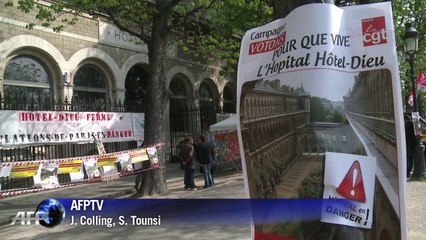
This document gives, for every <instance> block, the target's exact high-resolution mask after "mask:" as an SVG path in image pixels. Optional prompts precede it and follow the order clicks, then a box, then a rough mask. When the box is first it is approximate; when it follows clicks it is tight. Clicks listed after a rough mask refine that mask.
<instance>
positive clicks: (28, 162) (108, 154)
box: [0, 143, 164, 167]
mask: <svg viewBox="0 0 426 240" xmlns="http://www.w3.org/2000/svg"><path fill="white" fill-rule="evenodd" d="M163 145H164V143H156V144H152V145H148V146H144V147H143V148H137V149H132V150H124V151H119V152H113V153H106V154H101V155H90V156H83V157H73V158H62V159H49V160H36V161H20V162H2V163H0V167H13V166H22V165H30V164H44V163H61V162H71V161H75V160H83V161H87V160H88V159H93V158H99V157H107V156H111V155H120V154H125V153H128V154H130V153H131V152H134V151H138V150H140V149H145V148H149V147H160V146H163Z"/></svg>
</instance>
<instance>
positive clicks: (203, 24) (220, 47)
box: [6, 0, 271, 196]
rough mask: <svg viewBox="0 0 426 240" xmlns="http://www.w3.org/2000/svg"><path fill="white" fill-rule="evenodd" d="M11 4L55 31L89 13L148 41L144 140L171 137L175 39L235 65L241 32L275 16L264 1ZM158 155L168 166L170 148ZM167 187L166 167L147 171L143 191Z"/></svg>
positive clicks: (201, 56) (200, 55)
mask: <svg viewBox="0 0 426 240" xmlns="http://www.w3.org/2000/svg"><path fill="white" fill-rule="evenodd" d="M14 4H15V5H14ZM6 6H9V7H18V8H19V9H21V10H22V11H24V12H27V13H28V12H30V11H37V12H38V14H37V16H36V19H35V21H36V22H37V21H38V24H41V25H43V26H45V27H51V28H52V29H53V30H54V31H56V32H59V31H62V30H63V29H64V27H65V26H66V25H67V24H75V23H76V21H78V19H79V16H80V15H81V14H83V13H86V14H87V13H88V14H91V15H92V16H94V17H95V18H96V17H98V18H101V19H104V20H108V21H110V22H111V23H113V24H115V25H116V26H117V27H118V28H119V29H120V30H122V31H125V32H128V33H130V34H132V35H134V36H136V37H138V38H139V39H140V40H141V44H146V46H147V47H148V58H149V69H148V70H149V71H148V72H149V76H148V81H147V82H146V86H145V87H146V95H145V100H146V101H145V106H144V108H145V125H146V128H145V133H144V134H145V136H144V137H145V144H154V143H164V142H165V141H166V137H165V125H164V123H165V122H166V117H165V116H166V109H167V106H168V103H169V97H170V92H169V90H168V89H167V85H166V80H167V79H166V70H167V69H166V66H167V57H168V55H167V53H168V49H169V47H170V46H171V45H172V44H175V45H174V46H180V47H181V49H182V50H184V52H186V53H187V54H188V56H191V57H193V59H192V60H194V61H203V60H209V61H210V62H212V61H217V60H221V61H220V62H219V63H220V65H219V66H222V67H223V68H225V69H233V68H235V66H236V63H237V59H238V58H237V57H238V54H237V53H238V52H239V51H235V50H236V49H238V48H239V42H240V41H241V36H242V34H243V33H244V32H245V31H246V30H248V29H249V28H252V27H255V26H259V25H261V24H264V23H266V22H267V19H268V16H270V15H271V14H270V9H269V8H268V7H267V5H266V3H264V1H261V0H254V1H244V0H235V1H221V0H141V1H132V0H120V1H117V0H66V1H65V0H63V1H62V0H58V1H52V4H51V5H40V4H37V3H36V1H33V0H20V1H17V2H16V1H13V0H8V1H7V2H6ZM33 26H35V23H32V22H30V23H29V24H28V26H27V27H28V28H32V27H33ZM191 53H193V55H191ZM194 53H197V54H194ZM206 56H207V57H206ZM159 157H160V163H161V164H162V165H163V166H165V152H164V150H161V148H160V152H159ZM166 192H167V186H166V178H165V170H164V169H156V170H153V171H148V172H146V174H144V175H143V179H142V187H141V188H140V189H139V191H138V195H139V196H145V195H157V194H164V193H166Z"/></svg>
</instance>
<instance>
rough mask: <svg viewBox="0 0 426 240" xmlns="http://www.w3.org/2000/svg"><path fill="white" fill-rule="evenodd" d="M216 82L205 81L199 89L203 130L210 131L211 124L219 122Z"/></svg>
mask: <svg viewBox="0 0 426 240" xmlns="http://www.w3.org/2000/svg"><path fill="white" fill-rule="evenodd" d="M213 86H214V84H212V83H210V81H203V82H202V83H201V85H200V88H199V89H198V97H199V101H200V124H201V132H203V133H205V132H208V131H209V129H210V125H212V124H214V123H216V122H217V117H216V113H217V112H218V111H217V110H218V109H219V108H218V101H217V99H218V93H217V90H216V91H214V88H213Z"/></svg>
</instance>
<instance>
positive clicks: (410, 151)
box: [404, 114, 416, 178]
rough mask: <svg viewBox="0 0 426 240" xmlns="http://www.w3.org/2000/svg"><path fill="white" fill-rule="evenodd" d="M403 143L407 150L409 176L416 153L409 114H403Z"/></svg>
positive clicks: (412, 126)
mask: <svg viewBox="0 0 426 240" xmlns="http://www.w3.org/2000/svg"><path fill="white" fill-rule="evenodd" d="M404 123H405V124H404V127H405V145H406V150H407V178H409V177H410V176H411V171H412V170H413V167H414V155H415V153H416V151H415V149H416V136H415V134H414V124H413V121H412V120H411V117H410V116H409V115H407V114H406V115H404Z"/></svg>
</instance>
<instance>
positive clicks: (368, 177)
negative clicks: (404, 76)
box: [237, 3, 405, 240]
mask: <svg viewBox="0 0 426 240" xmlns="http://www.w3.org/2000/svg"><path fill="white" fill-rule="evenodd" d="M325 5H327V4H323V5H322V4H312V5H306V6H303V7H300V8H297V9H296V10H295V11H296V12H292V13H290V14H289V15H288V16H287V18H286V19H280V20H277V21H275V22H272V23H270V24H268V25H265V26H262V27H259V28H257V29H252V30H250V31H248V32H247V33H246V35H245V37H244V39H243V43H242V47H241V54H240V62H239V71H238V74H239V76H238V82H239V83H238V84H239V86H238V93H237V94H238V103H237V106H238V109H237V111H238V113H239V117H240V119H239V120H240V121H239V127H238V130H239V131H240V145H241V146H242V150H241V153H242V154H243V155H242V161H243V166H244V167H245V169H244V174H245V181H246V184H247V187H246V189H248V195H249V197H250V198H255V199H321V200H322V203H323V205H322V209H318V212H317V213H316V214H313V215H315V216H317V217H316V218H312V217H310V218H306V219H304V213H302V212H300V213H295V212H288V213H283V214H288V215H295V216H298V217H297V218H295V220H294V221H292V220H290V221H288V220H286V221H282V222H279V221H264V222H254V226H253V229H254V234H253V235H254V239H263V238H264V236H279V237H284V238H287V239H357V240H358V239H359V240H363V239H389V240H393V239H395V240H397V239H404V237H403V236H405V212H404V211H405V210H403V207H401V206H403V205H404V204H405V198H404V195H403V192H404V190H403V184H401V181H404V180H405V177H404V175H402V174H400V173H402V172H404V171H402V166H403V165H402V162H403V161H405V159H404V158H403V156H404V155H405V149H402V148H400V147H398V149H397V146H402V143H401V141H402V138H403V137H402V136H403V134H402V130H403V127H402V117H403V112H402V104H401V96H400V92H401V91H400V87H399V76H398V69H397V66H398V64H397V62H396V52H395V50H394V49H395V45H394V44H395V42H394V41H395V39H394V36H393V35H392V33H393V29H392V25H391V24H392V17H391V14H390V11H389V9H390V5H389V4H387V3H386V4H374V8H372V7H371V6H372V5H369V6H358V7H356V8H347V9H344V10H342V9H339V8H337V7H335V6H325ZM378 9H380V10H378ZM327 15H332V16H339V18H340V19H338V20H336V19H327V18H325V19H324V18H323V16H327ZM319 19H321V21H320V20H319ZM327 21H328V22H327ZM318 22H321V24H316V23H318ZM337 23H338V24H337ZM372 32H374V34H373V35H374V36H379V37H380V36H382V37H383V38H381V39H379V37H378V38H377V39H376V40H375V41H374V43H371V42H369V39H370V38H369V36H371V34H372ZM376 33H377V34H376ZM380 33H382V35H380ZM337 36H340V37H337ZM337 38H342V39H343V40H341V41H336V39H337ZM274 39H275V40H274ZM270 41H275V43H274V44H269V45H268V44H267V42H270ZM262 44H264V46H270V47H269V48H267V47H265V48H262V47H261V46H260V45H262ZM274 47H275V48H274ZM310 214H311V215H310V216H312V213H310ZM257 236H262V237H258V238H257Z"/></svg>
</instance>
